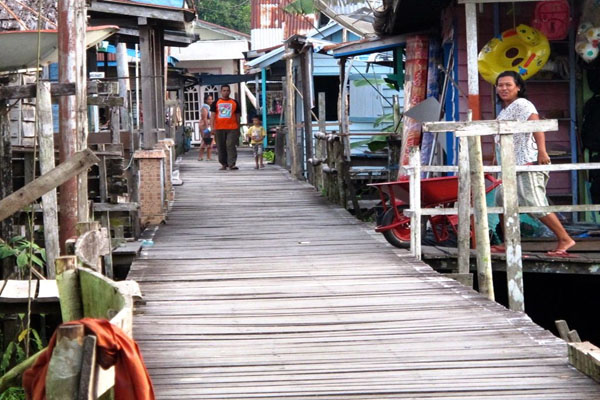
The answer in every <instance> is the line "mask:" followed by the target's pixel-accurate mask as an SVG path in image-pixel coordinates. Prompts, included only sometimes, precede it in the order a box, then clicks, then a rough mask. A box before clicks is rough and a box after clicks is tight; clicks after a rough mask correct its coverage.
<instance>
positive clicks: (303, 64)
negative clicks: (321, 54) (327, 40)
mask: <svg viewBox="0 0 600 400" xmlns="http://www.w3.org/2000/svg"><path fill="white" fill-rule="evenodd" d="M311 53H312V46H308V47H307V48H305V49H304V51H303V52H302V54H301V55H300V71H301V74H302V109H303V111H304V148H305V150H306V177H307V179H308V182H310V183H312V184H314V183H315V181H314V167H313V165H312V164H311V163H310V162H308V160H309V159H311V158H313V156H314V154H313V133H312V115H311V110H312V96H311V90H310V88H311V84H310V83H311V82H310V81H311V80H312V74H311V72H310V71H311V68H310V67H311V66H310V60H311V57H310V55H311Z"/></svg>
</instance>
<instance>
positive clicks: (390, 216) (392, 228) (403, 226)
mask: <svg viewBox="0 0 600 400" xmlns="http://www.w3.org/2000/svg"><path fill="white" fill-rule="evenodd" d="M485 179H486V180H487V181H488V182H489V183H488V184H487V185H486V193H488V192H490V191H491V190H493V189H494V188H496V187H497V186H498V185H500V184H501V183H502V181H501V180H498V179H496V178H494V177H493V176H492V175H489V174H486V175H485ZM369 186H373V187H375V188H377V190H378V191H379V196H380V197H381V204H382V205H383V216H382V218H381V224H380V225H379V226H377V228H375V231H376V232H381V233H382V234H383V236H384V237H385V239H386V240H387V241H388V242H389V243H390V244H392V245H394V246H396V247H406V246H407V245H408V244H409V243H410V217H407V216H406V215H404V214H403V213H402V210H404V209H406V208H408V207H409V204H408V203H409V181H408V179H401V180H397V181H395V182H386V183H374V184H371V185H369ZM457 199H458V177H457V176H446V177H442V178H426V179H422V180H421V208H436V207H444V208H445V207H453V206H454V203H456V201H457ZM424 218H425V217H424ZM428 220H429V223H430V224H431V229H432V231H433V236H434V237H435V240H436V241H437V242H443V241H445V240H447V239H448V237H449V231H448V226H450V227H451V228H452V230H453V231H454V232H455V233H456V231H457V226H458V216H457V215H432V216H429V218H428ZM424 222H425V223H426V222H427V219H425V221H424ZM472 235H473V232H472V231H471V236H472Z"/></svg>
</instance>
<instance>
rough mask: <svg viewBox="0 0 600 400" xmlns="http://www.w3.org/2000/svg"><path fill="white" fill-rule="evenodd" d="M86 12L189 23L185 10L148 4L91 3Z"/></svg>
mask: <svg viewBox="0 0 600 400" xmlns="http://www.w3.org/2000/svg"><path fill="white" fill-rule="evenodd" d="M88 10H90V11H95V12H102V13H110V14H117V15H132V16H136V17H142V18H153V19H158V20H163V21H174V22H180V23H184V22H189V21H186V18H185V10H184V9H182V10H181V11H175V10H165V9H161V8H154V7H152V5H151V4H150V5H148V4H140V5H137V4H118V3H114V2H103V1H93V2H92V3H91V5H90V6H89V7H88Z"/></svg>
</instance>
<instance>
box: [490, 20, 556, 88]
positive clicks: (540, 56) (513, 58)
mask: <svg viewBox="0 0 600 400" xmlns="http://www.w3.org/2000/svg"><path fill="white" fill-rule="evenodd" d="M549 56H550V43H548V39H547V38H546V36H544V35H543V34H542V33H541V32H540V31H538V30H537V29H535V28H532V27H530V26H527V25H523V24H521V25H519V26H517V27H516V28H515V29H509V30H507V31H504V32H502V34H501V35H500V36H498V37H495V38H493V39H492V40H490V41H489V42H487V43H486V45H485V46H483V49H481V51H480V52H479V57H478V66H479V73H480V74H481V76H482V77H483V79H485V80H486V81H488V82H489V83H491V84H492V85H494V84H495V83H496V77H497V76H498V75H499V74H500V73H501V72H504V71H515V72H518V73H519V74H521V76H522V77H523V79H529V78H531V77H532V76H533V75H535V74H536V73H537V72H538V71H539V70H540V69H541V68H542V67H543V66H544V64H546V61H548V57H549Z"/></svg>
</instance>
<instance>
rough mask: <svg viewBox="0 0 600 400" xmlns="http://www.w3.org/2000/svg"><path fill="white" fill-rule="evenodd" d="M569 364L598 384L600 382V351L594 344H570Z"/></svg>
mask: <svg viewBox="0 0 600 400" xmlns="http://www.w3.org/2000/svg"><path fill="white" fill-rule="evenodd" d="M569 362H570V363H571V364H572V365H573V366H574V367H575V368H577V369H578V370H580V371H581V372H583V373H584V374H586V375H587V376H589V377H591V378H592V379H593V380H595V381H596V382H600V349H598V347H596V346H594V345H593V344H592V343H590V342H582V343H569Z"/></svg>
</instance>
